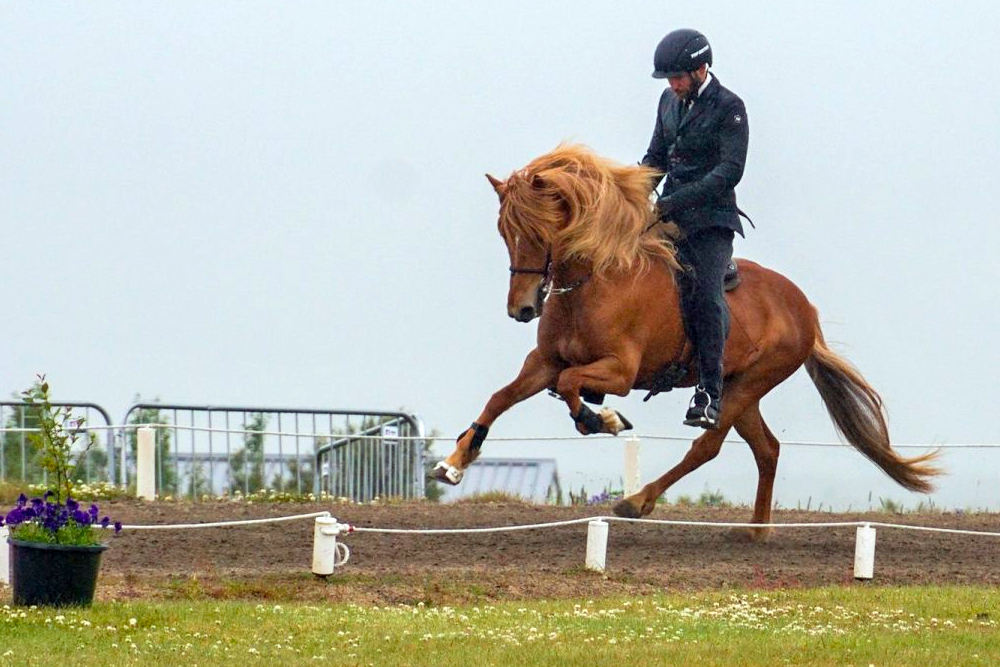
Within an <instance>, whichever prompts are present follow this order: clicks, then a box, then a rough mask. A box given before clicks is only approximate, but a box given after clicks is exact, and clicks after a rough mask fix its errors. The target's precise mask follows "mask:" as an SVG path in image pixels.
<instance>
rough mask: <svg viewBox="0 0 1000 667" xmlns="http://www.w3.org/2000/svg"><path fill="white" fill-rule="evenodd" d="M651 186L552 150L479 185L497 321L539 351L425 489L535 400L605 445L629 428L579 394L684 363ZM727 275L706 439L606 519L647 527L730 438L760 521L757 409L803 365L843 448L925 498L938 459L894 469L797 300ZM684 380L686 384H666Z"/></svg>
mask: <svg viewBox="0 0 1000 667" xmlns="http://www.w3.org/2000/svg"><path fill="white" fill-rule="evenodd" d="M654 175H655V172H654V171H652V170H650V169H648V168H646V167H642V166H622V165H618V164H615V163H613V162H611V161H609V160H606V159H604V158H601V157H599V156H597V155H596V154H594V153H593V152H592V151H590V150H589V149H587V148H585V147H583V146H576V145H569V146H567V145H563V146H559V147H558V148H556V150H554V151H552V152H551V153H548V154H546V155H543V156H541V157H539V158H537V159H536V160H534V161H532V162H531V163H530V164H528V165H527V166H526V167H525V168H524V169H521V170H520V171H517V172H515V173H514V174H512V175H511V176H510V177H509V178H508V179H507V180H506V181H500V180H498V179H496V178H494V177H492V176H489V175H487V178H489V180H490V183H492V185H493V187H494V189H495V190H496V192H497V195H499V197H500V219H499V225H498V226H499V230H500V235H501V236H502V237H503V240H504V242H505V243H506V244H507V250H508V252H509V254H510V262H511V267H510V271H511V276H510V291H509V293H508V297H507V313H508V315H510V317H512V318H514V319H516V320H518V321H520V322H528V321H531V320H532V319H534V318H535V317H540V320H539V323H538V337H537V347H535V349H533V350H532V351H531V352H530V353H529V354H528V356H527V359H525V361H524V366H523V367H522V368H521V372H520V373H519V374H518V376H517V377H516V378H515V379H514V381H513V382H511V383H510V384H508V385H507V386H506V387H504V388H502V389H500V390H499V391H497V392H496V393H495V394H493V396H492V397H491V398H490V400H489V402H487V404H486V407H485V409H484V410H483V412H482V414H480V415H479V417H478V418H477V419H476V421H475V422H474V423H473V424H472V426H471V427H469V429H467V430H466V431H465V432H463V433H462V434H461V435H460V436H459V438H458V440H457V444H456V448H455V451H454V452H453V453H452V454H450V455H449V456H448V457H447V458H446V459H445V460H444V461H442V462H440V463H438V465H437V467H436V468H435V470H434V473H433V475H434V477H435V478H437V479H439V480H441V481H442V482H445V483H448V484H458V483H459V481H460V480H461V478H462V474H463V471H464V470H465V469H466V468H467V467H468V466H469V465H470V464H471V463H472V462H473V461H474V460H475V459H476V457H477V456H478V455H479V450H480V446H481V445H482V443H483V440H484V439H485V438H486V435H487V432H488V430H489V427H490V426H491V425H492V424H493V422H494V421H495V420H496V419H497V418H498V417H499V416H500V415H501V414H503V413H504V412H505V411H506V410H507V409H509V408H510V407H511V406H512V405H514V404H515V403H518V402H519V401H523V400H524V399H526V398H528V397H530V396H534V395H535V394H537V393H539V392H540V391H542V390H543V389H552V390H554V391H555V392H556V393H558V395H559V396H560V397H561V398H562V399H563V400H564V401H565V402H566V405H567V406H568V407H569V411H570V416H572V417H573V419H574V421H575V422H576V428H577V430H578V431H579V432H580V433H583V434H585V435H586V434H589V433H597V432H600V433H614V434H617V433H618V432H619V431H620V430H622V429H623V428H627V427H628V426H630V425H628V423H627V421H623V420H624V418H621V415H619V414H618V413H617V412H615V411H614V410H610V409H607V408H605V409H603V410H602V411H601V412H600V413H599V414H595V413H593V412H592V411H591V410H590V408H589V407H587V406H586V405H584V403H583V401H582V399H581V392H583V393H584V396H586V397H588V399H589V398H590V397H591V396H592V395H598V396H599V395H601V394H616V395H619V396H625V395H627V394H628V393H629V391H631V390H632V389H650V388H653V387H654V386H655V384H654V383H655V381H656V378H657V375H658V372H659V371H661V369H663V368H664V367H667V366H669V365H670V364H671V363H672V362H678V361H686V360H687V358H688V357H690V355H691V352H692V349H691V345H690V343H688V342H687V341H686V339H685V335H684V327H683V324H682V321H681V314H680V304H679V297H678V287H677V285H676V283H675V280H674V273H675V272H676V271H678V270H680V268H681V267H680V266H679V265H678V263H677V260H676V259H675V257H674V247H673V245H672V244H671V243H670V241H669V240H667V239H666V238H665V237H664V235H663V234H661V230H660V229H659V228H658V225H657V224H656V223H657V218H656V213H655V210H654V206H653V204H652V201H651V199H650V194H651V183H652V182H653V177H654ZM738 266H739V274H740V277H741V281H742V282H741V284H740V286H739V287H738V288H736V289H735V290H734V291H731V292H728V293H727V294H726V298H727V301H728V303H729V309H730V314H731V322H732V324H731V327H730V329H731V331H730V333H729V337H728V339H727V341H726V347H725V354H724V359H723V365H724V373H723V374H724V377H725V385H724V389H723V398H722V411H721V414H720V418H719V426H718V428H717V429H716V430H710V431H705V432H703V433H702V434H701V435H700V436H699V437H698V438H696V439H695V440H694V443H693V444H692V446H691V449H690V451H688V453H687V454H686V455H685V456H684V459H683V460H682V461H681V462H680V463H679V464H678V465H676V466H675V467H673V468H672V469H670V470H669V471H667V472H666V473H665V474H664V475H663V476H661V477H660V478H659V479H656V480H654V481H652V482H650V483H649V484H646V485H645V486H644V487H643V488H642V489H641V490H640V491H639V492H638V493H636V494H635V495H632V496H629V497H627V498H624V499H623V500H621V501H620V502H618V503H617V504H616V505H615V506H614V512H615V514H617V515H619V516H624V517H633V518H635V517H641V516H644V515H646V514H649V513H650V512H651V511H652V510H653V508H654V506H655V503H656V499H657V498H659V497H660V495H661V494H662V493H663V492H664V491H666V490H667V489H668V488H669V487H670V486H671V485H672V484H674V483H675V482H677V480H679V479H681V478H682V477H684V475H686V474H688V473H689V472H691V471H692V470H695V469H696V468H698V467H699V466H701V465H702V464H703V463H705V462H707V461H709V460H711V459H712V458H714V457H715V456H716V455H717V454H718V453H719V450H720V448H721V447H722V442H723V439H724V438H725V436H726V434H727V433H728V432H729V429H730V428H732V427H735V428H736V432H737V433H739V435H740V436H741V437H742V438H743V439H744V440H746V442H747V443H748V444H749V445H750V449H751V450H752V451H753V456H754V459H755V461H756V463H757V471H758V482H757V497H756V501H755V503H754V511H753V519H752V522H753V523H769V522H770V517H771V493H772V487H773V485H774V474H775V469H776V467H777V463H778V450H779V443H778V439H777V438H776V437H775V436H774V434H773V433H772V432H771V430H770V429H769V428H768V426H767V424H766V423H764V419H763V417H762V416H761V413H760V407H759V403H760V399H761V398H762V397H763V396H764V395H765V394H767V393H768V392H769V391H771V389H773V388H774V387H775V386H777V385H778V384H780V383H781V382H782V381H784V380H785V379H786V378H788V377H789V376H790V375H791V374H792V373H793V372H795V370H796V369H798V368H799V367H800V366H802V365H803V364H805V367H806V370H807V371H808V373H809V376H810V377H811V378H812V380H813V382H814V383H815V385H816V388H817V389H818V390H819V393H820V396H821V397H822V398H823V402H824V403H825V404H826V407H827V410H828V411H829V413H830V416H831V417H832V419H833V422H834V424H835V425H836V427H837V429H838V431H839V432H840V434H841V435H842V436H843V438H844V439H845V440H847V442H849V443H850V444H851V445H853V446H854V447H855V448H856V449H857V450H858V451H860V452H861V453H862V454H864V455H865V456H867V457H868V458H869V459H871V460H872V462H874V463H875V465H877V466H878V467H879V468H881V469H882V470H883V471H885V473H886V474H888V475H889V476H890V477H891V478H892V479H894V480H895V481H897V482H898V483H899V484H901V485H902V486H903V487H905V488H907V489H910V490H912V491H922V492H928V491H930V490H931V489H932V487H931V485H930V483H929V479H930V478H931V477H933V476H934V475H937V474H938V473H939V471H938V470H937V469H936V468H934V467H933V466H932V465H930V464H929V462H930V461H931V460H932V459H934V457H935V456H936V453H934V452H931V453H928V454H924V455H922V456H917V457H914V458H903V457H901V456H899V455H898V454H897V453H896V452H895V451H893V449H892V447H891V446H890V444H889V434H888V430H887V427H886V422H885V417H884V414H883V409H882V401H881V398H880V397H879V395H878V393H876V391H875V390H874V389H872V387H870V386H869V385H868V383H867V382H866V381H865V379H864V378H863V377H862V376H861V374H860V373H859V372H858V371H857V370H856V369H855V368H854V367H853V366H852V365H851V364H849V363H848V362H847V361H846V360H844V359H843V358H841V357H840V356H838V355H837V354H835V353H834V352H832V351H831V350H830V349H829V348H828V347H827V346H826V344H825V343H824V341H823V334H822V332H821V331H820V326H819V318H818V315H817V313H816V310H815V309H814V308H813V306H812V305H811V304H810V303H809V301H808V300H807V299H806V297H805V295H804V294H803V293H802V292H801V291H800V290H799V288H798V287H796V286H795V285H794V284H793V283H792V282H791V281H790V280H788V279H787V278H785V277H784V276H782V275H780V274H778V273H775V272H774V271H771V270H769V269H767V268H765V267H763V266H760V265H758V264H755V263H754V262H751V261H747V260H744V259H741V260H739V261H738ZM694 381H695V378H694V377H693V375H692V374H691V373H689V374H688V377H686V378H684V379H683V380H681V381H679V382H677V385H678V386H691V385H692V384H694ZM765 533H766V531H764V530H762V529H757V530H755V531H754V532H752V536H754V537H763V536H764V535H765Z"/></svg>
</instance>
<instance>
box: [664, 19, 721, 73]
mask: <svg viewBox="0 0 1000 667" xmlns="http://www.w3.org/2000/svg"><path fill="white" fill-rule="evenodd" d="M705 63H708V65H709V66H711V65H712V47H711V46H709V44H708V39H707V38H706V37H705V35H703V34H701V33H700V32H698V31H697V30H691V29H690V28H681V29H680V30H674V31H673V32H671V33H669V34H668V35H667V36H666V37H664V38H663V39H661V40H660V43H659V44H657V45H656V53H655V54H653V78H654V79H666V78H667V77H668V76H678V75H680V74H683V73H684V72H693V71H694V70H696V69H698V68H699V67H701V66H702V65H704V64H705Z"/></svg>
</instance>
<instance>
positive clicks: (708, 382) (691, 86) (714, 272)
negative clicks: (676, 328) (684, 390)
mask: <svg viewBox="0 0 1000 667" xmlns="http://www.w3.org/2000/svg"><path fill="white" fill-rule="evenodd" d="M711 64H712V47H711V46H709V43H708V40H707V39H706V38H705V36H704V35H702V34H701V33H700V32H698V31H697V30H688V29H682V30H674V31H673V32H671V33H670V34H668V35H667V36H666V37H664V38H663V39H662V40H661V41H660V43H659V45H658V46H657V47H656V53H655V54H654V56H653V66H654V70H653V77H654V78H657V79H666V80H667V82H668V83H669V84H670V87H669V88H668V89H666V90H664V91H663V95H661V96H660V104H659V108H658V109H657V114H656V127H655V129H654V130H653V138H652V140H651V141H650V142H649V149H648V150H647V151H646V155H645V157H643V159H642V164H643V165H646V166H649V167H653V168H654V169H656V170H658V171H659V172H662V174H663V175H664V176H666V180H665V182H664V185H663V191H662V194H661V195H660V197H659V201H658V203H657V205H658V209H659V214H660V217H661V219H662V220H663V221H664V222H673V223H675V224H676V226H677V230H675V232H676V239H675V243H676V246H677V251H678V259H680V261H681V264H682V265H683V266H684V271H683V272H682V273H680V274H679V276H678V282H679V285H680V291H681V310H682V312H683V317H684V331H685V333H686V335H687V338H688V340H689V341H691V343H692V345H693V346H694V348H695V354H696V355H697V364H698V378H699V382H698V386H697V388H696V389H695V394H694V397H693V398H692V399H691V405H690V407H689V408H688V411H687V414H686V416H685V419H684V423H685V424H687V425H688V426H700V427H702V428H706V429H714V428H716V427H717V426H718V424H719V412H720V409H721V406H720V401H721V400H722V352H723V348H724V346H725V342H726V336H727V335H728V332H729V309H728V307H727V306H726V301H725V299H724V298H723V295H722V281H723V277H724V275H725V272H726V267H727V266H728V265H729V262H730V260H731V259H732V255H733V236H734V232H739V233H740V235H741V236H742V235H743V226H742V225H741V224H740V218H739V216H740V211H739V209H738V208H737V207H736V193H735V192H734V188H735V187H736V184H737V183H739V181H740V178H741V177H742V176H743V165H744V162H745V161H746V156H747V139H748V134H749V132H748V129H749V128H748V126H747V113H746V109H745V108H744V106H743V101H742V100H741V99H740V98H739V97H738V96H736V95H735V94H733V93H732V92H731V91H729V90H728V89H726V88H723V87H722V85H721V84H720V83H719V80H718V79H717V78H716V77H714V76H713V75H712V74H711V73H710V72H709V71H708V68H709V66H711ZM659 181H660V177H659V176H658V177H657V178H656V183H654V184H653V186H654V187H655V186H656V185H657V183H658V182H659Z"/></svg>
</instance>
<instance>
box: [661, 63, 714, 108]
mask: <svg viewBox="0 0 1000 667" xmlns="http://www.w3.org/2000/svg"><path fill="white" fill-rule="evenodd" d="M707 71H708V68H707V67H705V66H703V67H702V68H701V69H700V70H697V71H695V72H683V73H681V74H678V75H676V76H668V77H667V83H669V84H670V90H672V91H674V95H676V96H677V97H678V98H680V99H682V100H688V99H691V98H692V97H693V96H694V95H696V94H697V93H698V87H699V86H701V84H702V83H703V82H704V81H705V72H707Z"/></svg>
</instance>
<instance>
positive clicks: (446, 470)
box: [431, 461, 465, 486]
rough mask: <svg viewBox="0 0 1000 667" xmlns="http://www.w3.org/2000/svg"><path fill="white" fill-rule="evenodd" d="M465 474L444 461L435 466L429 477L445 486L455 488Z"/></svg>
mask: <svg viewBox="0 0 1000 667" xmlns="http://www.w3.org/2000/svg"><path fill="white" fill-rule="evenodd" d="M464 475H465V473H464V472H463V471H461V470H459V469H458V468H456V467H455V466H450V465H448V464H447V463H445V462H444V461H441V462H440V463H438V464H437V465H436V466H434V470H432V471H431V477H433V478H434V479H436V480H437V481H439V482H444V483H445V484H450V485H451V486H457V485H458V483H459V482H461V481H462V477H463V476H464Z"/></svg>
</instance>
